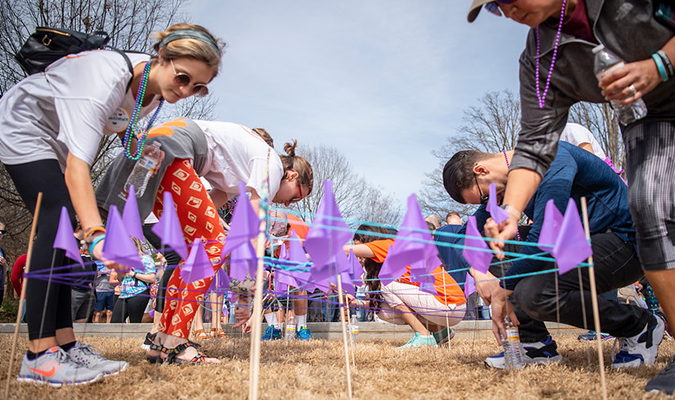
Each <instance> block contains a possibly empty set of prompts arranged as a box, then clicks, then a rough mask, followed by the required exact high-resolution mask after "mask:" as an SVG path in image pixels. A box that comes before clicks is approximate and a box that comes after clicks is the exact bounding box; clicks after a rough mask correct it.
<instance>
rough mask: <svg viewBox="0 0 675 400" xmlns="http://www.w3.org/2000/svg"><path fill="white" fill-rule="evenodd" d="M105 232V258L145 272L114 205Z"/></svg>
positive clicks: (109, 212)
mask: <svg viewBox="0 0 675 400" xmlns="http://www.w3.org/2000/svg"><path fill="white" fill-rule="evenodd" d="M105 232H106V233H105V240H104V241H103V257H105V258H107V259H108V260H112V261H115V262H116V263H118V264H122V265H125V266H127V267H130V268H134V269H137V270H139V271H144V270H145V266H144V265H143V261H141V256H140V255H139V254H138V249H137V248H136V245H135V244H134V242H133V241H132V240H131V236H129V233H128V232H127V230H126V228H125V227H124V223H123V222H122V217H121V216H120V212H119V211H117V207H116V206H114V205H111V206H110V210H109V211H108V221H107V224H106V227H105Z"/></svg>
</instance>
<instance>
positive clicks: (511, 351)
mask: <svg viewBox="0 0 675 400" xmlns="http://www.w3.org/2000/svg"><path fill="white" fill-rule="evenodd" d="M504 329H505V330H506V338H504V337H503V336H502V346H504V361H505V362H506V369H523V368H524V367H525V363H524V362H523V354H522V353H521V345H520V335H519V334H518V327H517V326H516V325H515V324H514V323H513V321H511V318H509V316H508V315H507V316H505V317H504Z"/></svg>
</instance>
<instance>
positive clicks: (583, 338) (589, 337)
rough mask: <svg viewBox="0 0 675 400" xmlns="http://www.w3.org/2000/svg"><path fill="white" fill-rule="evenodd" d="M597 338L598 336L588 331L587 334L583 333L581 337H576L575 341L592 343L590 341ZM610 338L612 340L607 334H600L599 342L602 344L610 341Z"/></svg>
mask: <svg viewBox="0 0 675 400" xmlns="http://www.w3.org/2000/svg"><path fill="white" fill-rule="evenodd" d="M597 337H598V336H597V335H596V333H595V331H588V332H586V333H584V334H583V335H579V336H578V337H577V340H581V341H583V342H592V341H594V340H596V339H597ZM612 338H613V336H612V335H610V334H609V333H602V332H600V340H602V341H603V342H604V341H605V340H609V339H612Z"/></svg>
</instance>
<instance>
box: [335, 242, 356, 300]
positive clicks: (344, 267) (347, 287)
mask: <svg viewBox="0 0 675 400" xmlns="http://www.w3.org/2000/svg"><path fill="white" fill-rule="evenodd" d="M350 253H352V252H351V250H350ZM335 261H336V263H337V264H338V266H337V269H338V270H339V271H342V272H340V280H341V281H342V290H343V291H345V292H347V293H350V294H352V295H356V286H354V281H353V278H352V276H351V269H352V265H351V264H350V262H349V258H347V256H346V255H345V253H344V250H343V252H342V254H339V255H338V254H336V255H335ZM359 276H360V275H359ZM357 279H358V278H357ZM329 281H330V282H332V283H334V284H335V285H336V287H337V277H336V276H333V277H331V278H330V279H329Z"/></svg>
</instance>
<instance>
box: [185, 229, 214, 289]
mask: <svg viewBox="0 0 675 400" xmlns="http://www.w3.org/2000/svg"><path fill="white" fill-rule="evenodd" d="M214 275H215V272H214V271H213V266H212V265H211V259H210V258H209V255H208V254H206V249H204V244H203V243H202V241H201V239H195V242H194V243H193V244H192V250H190V254H189V255H188V257H187V260H185V264H183V266H182V267H181V268H180V277H181V278H183V281H184V282H185V283H187V284H188V285H189V284H190V283H192V282H196V281H201V280H202V279H206V278H211V277H213V276H214Z"/></svg>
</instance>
